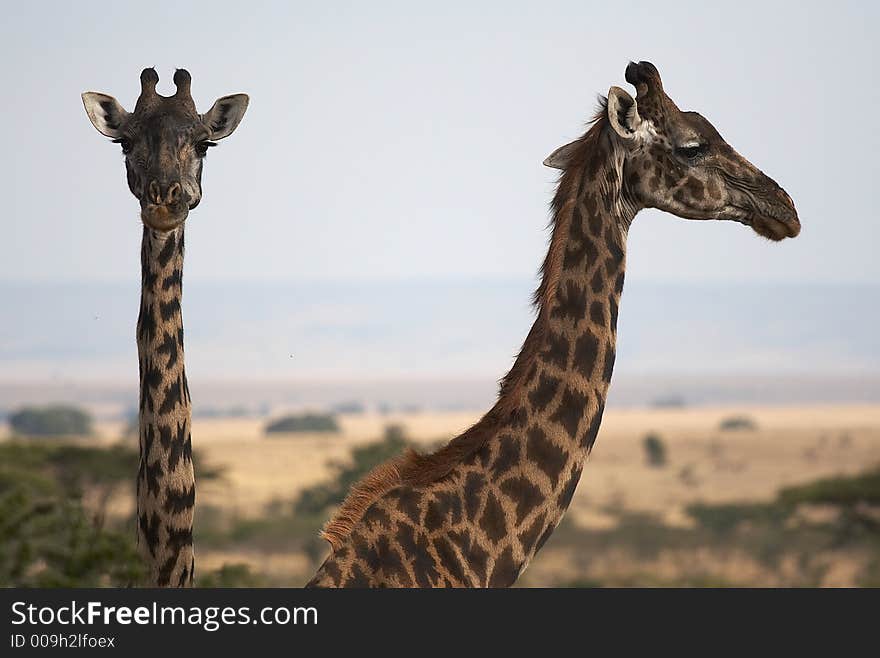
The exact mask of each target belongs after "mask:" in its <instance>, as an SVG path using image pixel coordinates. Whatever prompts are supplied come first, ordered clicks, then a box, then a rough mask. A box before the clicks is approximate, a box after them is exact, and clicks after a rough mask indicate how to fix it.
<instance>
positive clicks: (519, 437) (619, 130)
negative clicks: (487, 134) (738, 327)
mask: <svg viewBox="0 0 880 658" xmlns="http://www.w3.org/2000/svg"><path fill="white" fill-rule="evenodd" d="M625 78H626V81H627V82H629V83H630V84H632V85H633V86H634V87H635V89H636V98H635V99H633V98H632V96H630V94H629V93H627V92H626V91H624V90H623V89H621V88H619V87H611V89H610V90H609V92H608V97H607V99H603V101H602V104H601V107H600V110H599V112H598V114H597V115H596V117H595V119H594V121H593V123H592V126H591V127H590V128H589V130H588V131H587V132H586V134H585V135H583V136H582V137H581V138H580V139H577V140H575V141H574V142H572V143H570V144H567V145H565V146H563V147H561V148H559V149H557V150H556V151H554V152H553V153H552V154H551V155H550V156H549V157H548V158H547V159H546V160H545V161H544V164H545V165H547V166H549V167H553V168H556V169H559V170H561V172H562V173H561V176H560V179H559V183H558V187H557V190H556V194H555V196H554V199H553V204H552V227H553V229H552V237H551V239H550V246H549V250H548V253H547V256H546V259H545V260H544V264H543V268H542V279H541V284H540V286H539V288H538V290H537V292H536V294H535V305H536V307H537V318H536V320H535V323H534V325H533V326H532V328H531V331H530V332H529V334H528V336H527V337H526V339H525V343H524V344H523V347H522V350H521V351H520V353H519V356H518V357H517V359H516V361H515V363H514V365H513V367H512V368H511V370H510V372H509V373H508V374H507V376H506V377H505V378H504V379H503V380H502V383H501V387H500V392H499V396H498V400H497V402H496V403H495V405H494V406H493V407H492V408H491V409H490V410H489V412H488V413H487V414H486V415H485V416H483V417H482V419H481V420H479V421H478V422H477V423H476V424H475V425H474V426H472V427H471V428H470V429H468V430H467V431H465V432H464V433H463V434H461V435H460V436H458V437H456V438H454V439H453V440H452V441H451V442H450V443H449V444H447V445H446V446H445V447H443V448H441V449H440V450H438V451H437V452H435V453H433V454H429V455H420V454H417V453H415V452H408V453H407V454H405V455H403V456H401V457H399V458H396V459H394V460H391V461H389V462H386V463H385V464H382V465H380V466H378V467H377V468H376V469H374V470H373V471H372V472H371V473H370V474H368V475H367V476H366V477H365V478H364V479H363V480H362V481H361V482H360V483H358V484H357V485H355V486H354V487H353V488H352V490H351V492H350V494H349V496H348V497H347V499H346V500H345V501H344V503H343V504H342V506H341V508H340V509H339V511H338V512H337V514H336V516H335V518H334V519H333V520H332V521H331V522H330V523H329V524H327V526H326V527H325V529H324V531H323V537H324V538H325V539H327V540H328V542H329V543H330V546H331V554H330V556H329V557H328V558H327V559H326V560H325V562H324V563H323V565H322V566H321V567H320V569H319V570H318V572H317V574H316V575H315V577H314V578H313V579H312V580H311V582H310V583H309V586H313V587H445V586H452V587H507V586H509V585H512V584H513V583H514V581H515V580H516V579H517V578H518V577H519V575H520V574H521V573H522V571H523V569H525V568H526V566H527V565H528V563H529V561H530V560H531V559H532V557H534V555H535V553H537V551H538V550H540V548H541V546H542V545H543V544H544V542H546V541H547V539H548V537H550V535H551V533H552V532H553V530H554V529H555V528H556V526H557V525H558V523H559V522H560V520H561V519H562V516H563V514H564V513H565V511H566V509H567V507H568V505H569V503H570V501H571V499H572V496H573V494H574V491H575V488H576V487H577V484H578V481H579V479H580V476H581V471H582V469H583V467H584V462H585V460H586V458H587V456H588V455H589V453H590V450H591V448H592V446H593V443H594V442H595V440H596V436H597V434H598V432H599V426H600V423H601V421H602V412H603V410H604V407H605V398H606V394H607V392H608V386H609V384H610V382H611V373H612V369H613V367H614V359H615V344H616V336H617V314H618V305H619V303H620V295H621V292H622V290H623V281H624V262H625V255H626V239H627V234H628V231H629V229H630V225H631V224H632V221H633V219H634V218H635V216H636V214H637V213H638V212H639V211H640V210H641V209H643V208H659V209H660V210H665V211H666V212H669V213H672V214H674V215H678V216H679V217H683V218H686V219H694V220H710V219H714V220H731V221H735V222H739V223H741V224H744V225H746V226H749V227H751V229H752V230H753V231H755V232H756V233H757V234H758V235H760V236H763V237H765V238H769V239H770V240H774V241H778V240H782V239H784V238H789V237H795V236H796V235H798V233H799V232H800V222H799V220H798V215H797V211H796V210H795V207H794V203H793V202H792V200H791V198H790V197H789V196H788V194H786V192H785V191H784V190H783V189H782V188H781V187H779V185H777V184H776V183H775V182H774V181H773V180H771V179H770V178H769V177H767V176H766V175H764V174H763V173H762V172H761V171H759V170H758V169H757V168H756V167H755V166H754V165H752V164H751V163H750V162H748V161H747V160H746V159H745V158H743V157H742V156H741V155H739V154H738V153H737V152H736V151H735V150H734V149H733V148H732V147H731V146H730V145H728V144H727V142H725V141H724V139H723V138H722V137H721V135H719V134H718V132H717V131H716V130H715V128H714V127H713V126H712V124H710V123H709V122H708V121H707V120H706V119H705V118H703V117H702V116H701V115H700V114H697V113H696V112H684V111H681V110H679V108H678V107H677V106H676V105H675V103H674V102H673V101H672V99H670V98H669V96H667V95H666V93H665V92H664V90H663V84H662V82H661V79H660V74H659V73H658V71H657V69H656V68H655V67H654V65H652V64H651V63H649V62H639V63H630V64H629V65H628V66H627V68H626V72H625Z"/></svg>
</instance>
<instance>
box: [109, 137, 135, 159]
mask: <svg viewBox="0 0 880 658" xmlns="http://www.w3.org/2000/svg"><path fill="white" fill-rule="evenodd" d="M113 143H114V144H119V145H120V146H121V147H122V153H123V154H124V155H128V154H129V153H131V140H130V139H125V138H124V137H120V138H119V139H114V140H113Z"/></svg>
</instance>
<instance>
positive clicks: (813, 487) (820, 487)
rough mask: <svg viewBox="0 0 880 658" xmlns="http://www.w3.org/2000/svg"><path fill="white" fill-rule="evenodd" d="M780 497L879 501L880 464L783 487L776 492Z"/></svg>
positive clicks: (785, 499)
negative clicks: (848, 474)
mask: <svg viewBox="0 0 880 658" xmlns="http://www.w3.org/2000/svg"><path fill="white" fill-rule="evenodd" d="M779 500H780V501H782V502H785V503H788V504H790V505H797V504H801V503H809V504H814V505H822V504H826V505H841V506H844V507H854V506H856V505H858V504H859V503H862V504H865V505H880V468H875V469H874V470H871V471H866V472H864V473H861V474H859V475H853V476H838V477H831V478H823V479H821V480H814V481H813V482H809V483H807V484H802V485H799V486H793V487H786V488H785V489H782V490H781V491H780V492H779Z"/></svg>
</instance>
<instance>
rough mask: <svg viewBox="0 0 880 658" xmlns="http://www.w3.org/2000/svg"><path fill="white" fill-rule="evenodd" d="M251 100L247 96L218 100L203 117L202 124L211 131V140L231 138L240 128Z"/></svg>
mask: <svg viewBox="0 0 880 658" xmlns="http://www.w3.org/2000/svg"><path fill="white" fill-rule="evenodd" d="M249 102H250V98H248V95H247V94H232V95H231V96H224V97H223V98H218V99H217V101H216V102H215V103H214V105H213V106H212V107H211V109H210V110H208V112H207V113H206V114H203V115H202V123H204V124H205V125H206V126H207V127H208V130H210V131H211V137H210V138H211V139H223V138H224V137H229V136H230V135H231V134H232V132H233V131H234V130H235V129H236V128H238V124H239V123H241V120H242V119H243V118H244V112H245V110H247V107H248V103H249Z"/></svg>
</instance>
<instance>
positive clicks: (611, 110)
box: [608, 87, 642, 139]
mask: <svg viewBox="0 0 880 658" xmlns="http://www.w3.org/2000/svg"><path fill="white" fill-rule="evenodd" d="M608 123H610V124H611V128H612V129H613V130H614V132H616V133H617V134H618V135H620V136H621V137H623V138H624V139H633V138H634V137H635V136H636V131H637V130H638V129H639V124H641V123H642V118H641V117H640V116H639V108H638V105H637V104H636V101H635V99H634V98H633V97H632V96H630V95H629V94H628V93H626V91H624V90H623V89H621V88H620V87H611V89H609V90H608Z"/></svg>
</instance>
